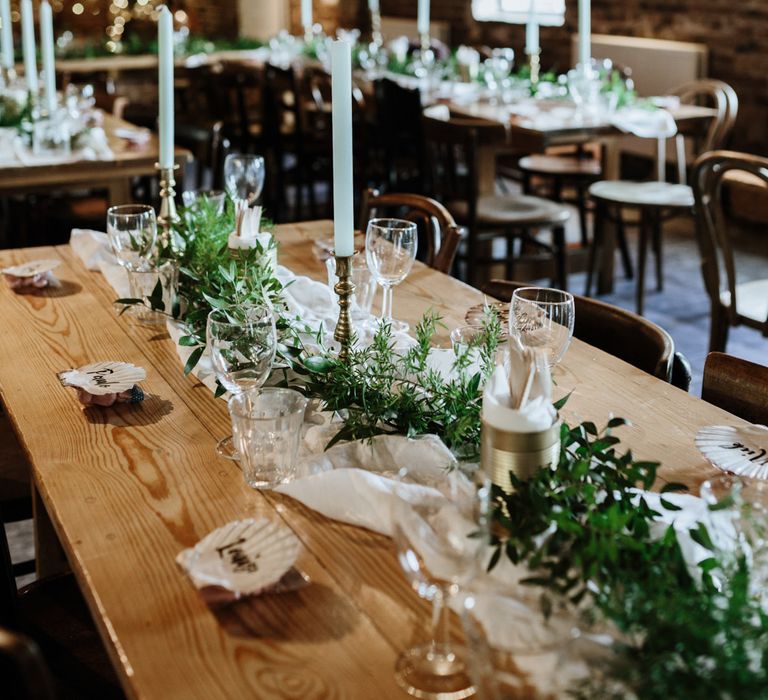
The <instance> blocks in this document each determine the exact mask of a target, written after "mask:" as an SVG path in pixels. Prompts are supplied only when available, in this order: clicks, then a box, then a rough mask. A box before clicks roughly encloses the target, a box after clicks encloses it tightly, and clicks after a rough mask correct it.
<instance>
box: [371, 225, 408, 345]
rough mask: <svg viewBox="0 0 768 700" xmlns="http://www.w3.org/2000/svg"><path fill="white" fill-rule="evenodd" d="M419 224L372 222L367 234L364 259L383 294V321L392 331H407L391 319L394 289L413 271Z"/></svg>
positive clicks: (403, 323)
mask: <svg viewBox="0 0 768 700" xmlns="http://www.w3.org/2000/svg"><path fill="white" fill-rule="evenodd" d="M418 242H419V241H418V235H417V232H416V224H414V223H413V222H411V221H403V220H401V219H371V220H370V221H369V222H368V230H367V231H366V234H365V259H366V261H367V262H368V268H369V269H370V270H371V272H372V273H373V276H374V277H375V278H376V281H377V282H378V283H379V284H380V285H381V286H382V288H383V290H384V293H383V298H382V302H381V322H382V323H388V324H390V325H391V327H392V330H393V331H397V332H404V331H407V330H408V324H407V323H405V322H404V321H394V320H393V319H392V287H394V286H395V285H396V284H400V282H402V281H403V280H404V279H405V278H406V277H407V276H408V273H409V272H410V271H411V268H412V267H413V261H414V260H415V259H416V249H417V247H418Z"/></svg>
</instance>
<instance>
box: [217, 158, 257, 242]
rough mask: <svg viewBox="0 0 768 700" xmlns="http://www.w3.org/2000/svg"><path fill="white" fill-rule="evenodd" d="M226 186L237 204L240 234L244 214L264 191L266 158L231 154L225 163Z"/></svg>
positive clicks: (236, 217)
mask: <svg viewBox="0 0 768 700" xmlns="http://www.w3.org/2000/svg"><path fill="white" fill-rule="evenodd" d="M224 186H225V188H226V190H227V194H228V195H229V196H230V197H231V198H232V201H233V202H234V204H235V221H236V222H237V230H238V233H239V232H240V223H241V221H242V217H243V212H244V211H245V210H246V209H247V208H248V207H250V206H252V205H253V204H255V203H256V202H257V201H258V199H259V197H260V196H261V191H262V190H263V189H264V158H262V157H261V156H256V155H250V154H245V153H230V154H229V155H228V156H227V158H226V160H225V161H224Z"/></svg>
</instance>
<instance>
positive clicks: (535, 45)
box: [525, 18, 541, 54]
mask: <svg viewBox="0 0 768 700" xmlns="http://www.w3.org/2000/svg"><path fill="white" fill-rule="evenodd" d="M540 48H541V47H540V46H539V23H538V22H537V21H536V20H535V19H533V18H531V19H529V20H528V24H526V25H525V53H527V54H534V53H538V52H539V49H540Z"/></svg>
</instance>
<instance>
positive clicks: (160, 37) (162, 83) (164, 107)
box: [157, 6, 174, 168]
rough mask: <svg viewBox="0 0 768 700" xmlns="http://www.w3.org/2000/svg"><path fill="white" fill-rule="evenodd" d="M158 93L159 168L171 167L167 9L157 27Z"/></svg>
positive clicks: (170, 21) (170, 40)
mask: <svg viewBox="0 0 768 700" xmlns="http://www.w3.org/2000/svg"><path fill="white" fill-rule="evenodd" d="M157 45H158V55H157V58H158V93H159V103H160V117H159V125H160V158H159V163H160V167H161V168H172V167H173V116H174V115H173V17H172V16H171V11H170V10H169V9H168V7H166V6H163V7H162V9H161V10H160V19H159V20H158V26H157Z"/></svg>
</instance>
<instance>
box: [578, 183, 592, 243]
mask: <svg viewBox="0 0 768 700" xmlns="http://www.w3.org/2000/svg"><path fill="white" fill-rule="evenodd" d="M576 206H577V207H578V209H579V229H580V233H581V247H582V248H586V247H587V246H588V245H589V236H588V235H587V198H586V197H585V196H584V187H583V185H577V186H576Z"/></svg>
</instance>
